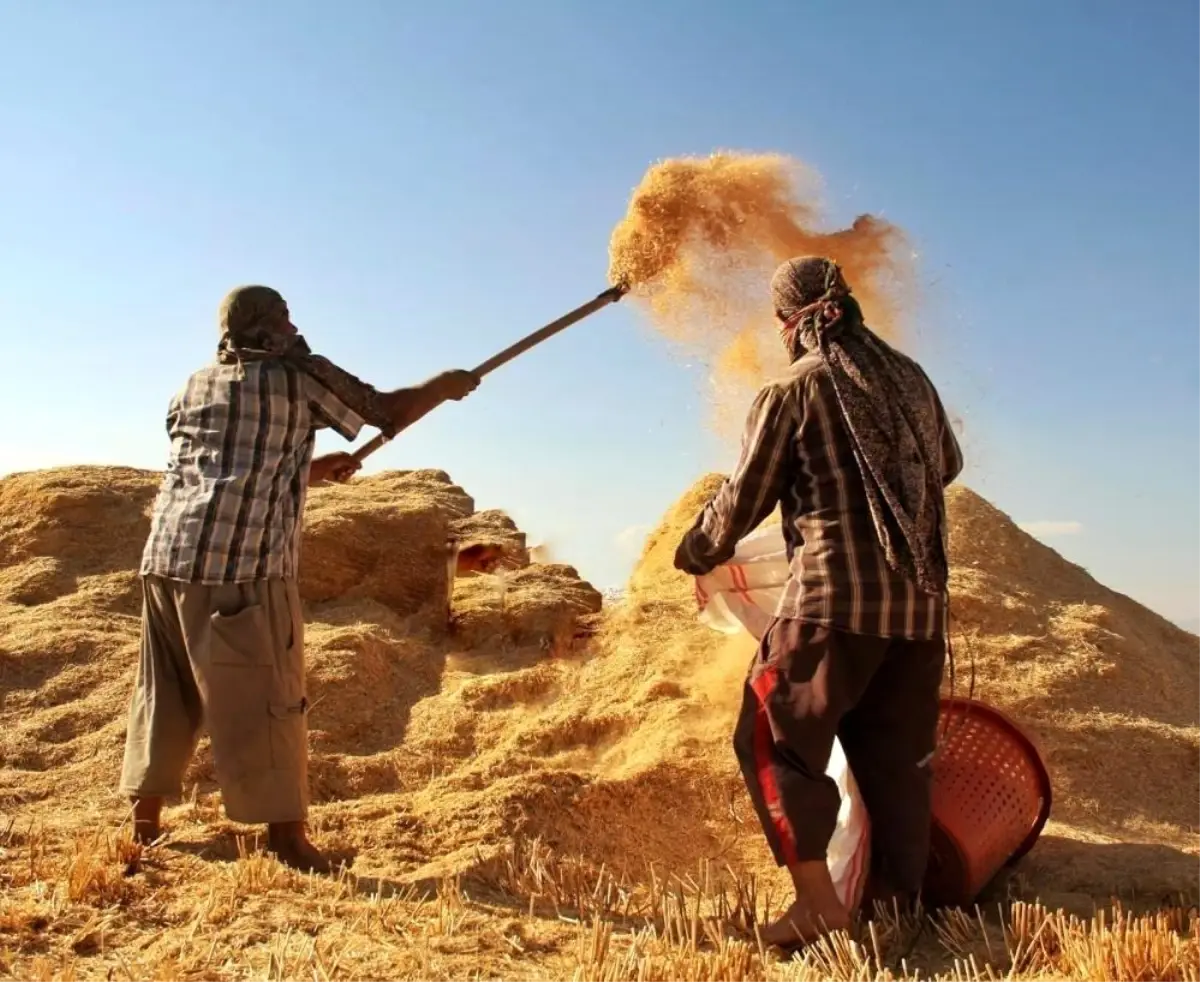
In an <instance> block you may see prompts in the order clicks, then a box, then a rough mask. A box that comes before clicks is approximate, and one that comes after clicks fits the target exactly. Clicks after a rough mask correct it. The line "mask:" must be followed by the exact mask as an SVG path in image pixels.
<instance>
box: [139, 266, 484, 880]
mask: <svg viewBox="0 0 1200 982" xmlns="http://www.w3.org/2000/svg"><path fill="white" fill-rule="evenodd" d="M478 384H479V380H478V379H477V378H476V377H475V376H474V375H472V374H471V373H469V372H463V371H452V372H446V373H443V374H442V375H438V376H436V377H434V378H433V379H430V380H429V381H428V382H426V383H424V384H423V385H419V386H416V387H414V388H409V389H398V390H396V391H393V392H379V391H377V390H376V389H374V388H372V387H371V386H369V385H367V384H366V383H364V382H362V381H360V380H359V379H357V378H355V377H354V376H353V375H350V374H349V373H347V372H344V371H342V370H341V369H340V368H338V367H336V366H335V365H333V364H332V363H331V362H329V361H327V360H326V359H324V358H321V357H319V356H317V355H314V354H312V352H311V351H310V350H309V347H308V345H307V344H306V343H305V341H304V339H303V338H302V337H301V336H300V335H299V334H298V332H297V330H296V327H295V326H294V325H293V324H292V321H291V315H290V313H289V311H288V306H287V303H286V302H285V301H284V299H283V297H282V296H280V294H279V293H278V292H276V291H275V290H272V289H270V288H268V287H263V286H248V287H241V288H239V289H237V290H234V291H233V292H232V293H230V294H229V295H228V296H227V297H226V298H225V301H224V302H223V304H222V305H221V311H220V340H219V344H218V347H217V357H216V360H215V361H214V362H213V363H212V364H210V365H208V366H206V367H204V368H202V369H200V371H198V372H196V373H195V374H194V375H192V376H191V378H189V379H188V381H187V383H186V384H185V385H184V387H183V389H182V390H181V391H180V392H179V393H178V394H177V395H176V396H175V397H174V399H173V400H172V401H171V405H170V409H169V411H168V413H167V432H168V434H169V435H170V438H171V457H170V461H169V463H168V464H167V471H166V475H165V476H164V478H163V481H162V486H161V488H160V490H159V494H158V498H157V500H156V502H155V505H154V510H153V515H152V519H151V526H150V536H149V540H148V541H147V543H146V548H145V552H144V555H143V559H142V566H141V573H142V583H143V614H142V642H141V655H140V658H139V662H138V670H137V679H136V681H135V683H134V691H133V697H132V700H131V705H130V710H129V727H128V732H127V736H126V743H125V762H124V767H123V770H122V775H121V791H122V793H124V794H125V795H127V796H128V797H129V798H130V799H131V800H132V802H133V824H134V834H135V836H136V838H137V839H138V840H139V841H140V842H143V843H151V842H154V841H156V840H157V839H158V838H159V837H160V835H161V831H162V829H161V825H160V813H161V810H162V805H163V800H164V799H165V798H168V797H174V796H176V795H178V794H179V793H180V790H181V784H182V780H183V776H184V770H185V768H186V767H187V764H188V761H189V759H190V758H191V756H192V754H193V752H194V751H195V748H196V741H197V738H198V736H199V733H200V731H201V728H202V727H203V728H205V729H206V730H207V731H208V735H209V738H210V740H211V742H212V753H213V764H214V767H215V770H216V776H217V781H218V783H219V784H220V786H221V791H222V797H223V799H224V804H225V811H226V814H227V815H228V816H229V817H230V818H231V819H232V820H234V821H236V822H243V823H247V824H260V823H261V824H265V825H266V826H267V848H268V849H269V850H270V851H271V852H272V853H274V854H275V855H276V856H277V857H278V858H279V859H280V860H281V861H282V862H284V863H286V864H287V865H289V866H292V867H295V868H297V869H301V870H306V871H316V872H325V871H328V870H329V868H330V866H329V863H328V861H327V860H326V859H325V857H323V856H322V855H321V854H320V853H319V852H318V851H317V849H316V848H315V847H314V846H313V845H312V844H311V843H310V842H309V840H308V836H307V834H306V831H305V817H306V813H307V808H308V736H307V734H308V729H307V719H306V714H307V710H308V699H307V696H306V694H305V670H304V647H303V645H304V620H303V616H302V613H301V607H300V597H299V593H298V590H297V585H296V584H297V573H298V568H297V564H298V562H299V551H300V533H301V525H302V521H303V515H304V502H305V497H306V495H307V491H308V487H309V484H310V483H311V482H317V483H321V482H324V481H345V480H347V479H348V478H349V477H350V476H351V475H353V474H354V472H355V471H357V470H358V468H359V464H358V462H357V461H356V460H355V459H354V458H353V457H352V456H350V455H349V454H345V453H334V454H329V455H327V456H324V457H317V458H316V459H314V458H313V446H314V442H315V440H316V434H317V431H318V430H320V429H324V428H330V429H332V430H334V431H335V432H337V433H338V434H339V435H340V436H342V437H344V438H345V439H347V440H353V439H354V438H355V437H356V436H357V435H358V433H359V431H360V430H361V429H362V427H363V426H364V424H370V425H371V426H374V427H378V428H379V429H380V430H382V431H384V432H385V433H386V434H388V435H392V434H394V433H395V432H397V431H399V430H401V429H403V428H404V427H406V426H408V425H410V424H412V423H413V422H415V421H416V420H417V419H420V418H421V417H422V416H423V415H425V414H426V413H427V412H429V411H430V410H431V409H433V408H434V407H435V406H437V405H439V404H441V403H442V402H444V401H446V400H447V399H462V398H464V397H465V396H466V395H467V394H468V393H470V392H471V391H472V390H473V389H474V388H475V387H476V386H477V385H478Z"/></svg>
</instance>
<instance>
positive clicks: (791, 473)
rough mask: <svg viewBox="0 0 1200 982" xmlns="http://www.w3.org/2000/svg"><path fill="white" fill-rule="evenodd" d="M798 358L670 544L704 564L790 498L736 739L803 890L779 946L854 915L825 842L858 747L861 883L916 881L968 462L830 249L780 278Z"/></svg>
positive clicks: (772, 387)
mask: <svg viewBox="0 0 1200 982" xmlns="http://www.w3.org/2000/svg"><path fill="white" fill-rule="evenodd" d="M772 294H773V300H774V305H775V310H776V313H777V316H778V319H779V322H780V324H781V325H782V332H783V338H784V342H785V344H786V345H787V347H788V350H789V353H790V355H791V357H792V367H791V370H790V371H789V372H788V374H787V375H786V376H785V377H783V378H782V379H779V380H777V381H774V382H771V383H770V384H768V385H767V386H766V387H764V388H763V390H762V391H761V392H760V393H759V395H758V397H757V399H756V400H755V402H754V406H753V408H752V409H751V411H750V415H749V418H748V420H747V423H746V430H745V437H744V440H743V444H742V452H741V458H740V460H739V461H738V464H737V466H736V467H735V468H734V471H733V474H732V475H731V476H730V477H729V479H728V480H727V481H726V482H725V483H724V485H723V486H722V488H721V489H720V491H719V492H718V493H717V495H716V496H715V497H714V498H713V500H712V501H711V502H710V503H709V504H708V506H707V507H706V508H705V509H704V511H703V512H702V513H701V515H700V516H699V518H698V519H697V522H696V524H695V526H694V527H693V528H692V529H691V530H690V531H689V532H688V534H687V535H686V536H685V537H684V539H683V541H682V542H681V543H680V545H679V549H678V551H677V553H676V558H675V562H676V566H677V567H678V568H680V569H682V570H685V571H686V572H689V573H692V574H693V575H698V576H699V575H704V574H705V573H708V572H710V571H711V570H712V569H714V568H715V567H717V566H719V565H720V564H722V563H724V562H726V561H727V560H729V559H730V558H731V557H732V556H733V554H734V550H735V549H736V548H737V544H738V541H739V540H740V539H742V538H743V537H744V536H745V535H747V534H748V533H749V532H750V531H752V530H753V529H754V528H755V527H756V526H757V525H758V524H759V523H760V522H762V521H763V520H764V519H765V518H766V517H767V516H768V515H769V514H770V513H771V512H772V511H774V509H775V508H776V507H777V506H778V507H779V508H780V510H781V512H782V517H783V533H784V537H785V539H786V542H787V548H788V555H789V558H790V561H791V577H790V580H789V582H788V584H787V586H786V587H785V589H784V591H783V595H782V597H781V599H780V601H779V606H778V608H777V609H776V611H775V618H774V620H773V621H772V623H771V626H770V628H769V629H768V630H767V632H766V633H765V635H764V636H763V639H762V643H761V646H760V649H759V653H758V656H757V657H756V659H755V662H754V664H753V665H752V667H751V671H750V677H749V678H748V680H747V682H746V687H745V691H744V695H743V705H742V712H741V716H740V718H739V720H738V724H737V729H736V732H735V735H734V747H735V750H736V752H737V756H738V759H739V762H740V763H741V767H742V772H743V775H744V776H745V779H746V784H747V787H748V789H749V791H750V796H751V799H752V801H753V802H754V805H755V808H756V810H757V812H758V815H759V819H760V821H761V823H762V826H763V830H764V832H765V834H766V836H767V841H768V842H769V844H770V846H771V849H772V851H773V852H774V854H775V857H776V860H777V861H778V862H779V864H780V865H784V866H787V867H788V869H789V871H790V872H791V874H792V878H793V881H794V883H795V887H796V897H797V899H796V902H795V903H794V904H793V905H792V907H791V908H790V909H789V910H788V911H787V913H786V914H785V915H784V916H783V917H782V918H781V919H780V920H779V921H778V922H776V923H775V924H773V925H770V926H769V927H767V929H766V930H765V931H764V932H763V937H764V940H766V941H767V942H769V943H776V944H784V945H787V944H792V943H795V942H799V941H807V940H811V939H812V938H814V937H815V936H816V935H818V934H820V933H821V932H822V931H823V930H835V929H839V928H844V927H847V926H848V925H849V923H850V912H849V911H847V910H846V909H845V907H843V906H842V904H841V902H840V901H839V900H838V897H837V894H836V893H835V891H834V887H833V882H832V879H831V878H830V874H829V869H828V867H827V865H826V850H827V847H828V845H829V840H830V838H831V836H832V835H833V831H834V828H835V826H836V823H837V815H838V807H839V796H838V791H837V787H836V785H835V784H834V782H833V780H832V779H830V778H829V777H827V776H826V775H825V768H826V767H827V766H828V763H829V756H830V753H831V751H832V748H833V740H834V738H835V737H837V738H838V739H839V740H840V741H841V743H842V746H843V748H844V749H845V752H846V758H847V761H848V762H849V764H850V770H851V771H852V772H853V774H854V777H855V779H856V781H857V782H858V785H859V788H860V790H861V791H862V795H863V799H864V803H865V804H866V808H867V812H868V814H869V815H870V816H871V821H872V832H873V837H872V844H871V848H872V853H873V864H872V879H871V880H870V881H869V884H870V886H869V888H868V890H869V895H868V897H867V898H865V899H866V900H876V899H878V900H886V899H891V898H907V897H911V896H915V895H916V893H917V892H918V891H919V889H920V887H921V883H922V879H923V876H924V872H925V864H926V861H927V858H928V852H929V837H930V828H931V819H930V775H929V771H928V768H927V767H926V766H925V764H926V763H927V761H928V758H929V756H930V754H931V752H932V751H933V747H934V737H935V729H936V725H937V719H938V710H939V688H940V685H941V679H942V669H943V664H944V658H945V634H946V606H947V576H948V568H947V563H946V554H945V539H944V534H945V500H944V488H945V486H946V485H948V484H949V483H950V482H951V481H953V480H954V479H955V477H957V476H958V473H959V471H960V470H961V469H962V465H963V460H962V454H961V451H960V450H959V446H958V442H957V440H956V439H955V437H954V433H953V430H952V429H951V427H950V424H949V421H948V420H947V418H946V414H945V411H944V410H943V408H942V404H941V401H940V399H939V398H938V394H937V391H936V389H935V388H934V386H933V383H932V382H930V381H929V378H928V377H927V376H926V375H925V373H924V372H923V371H922V370H921V368H920V366H919V365H917V363H916V362H914V361H912V360H911V359H910V358H907V357H906V356H904V355H902V354H901V353H900V352H898V351H895V350H894V349H892V348H891V347H890V346H889V345H887V344H886V343H885V342H884V341H883V340H882V339H880V338H879V337H877V336H876V335H875V334H874V333H872V332H871V331H870V330H869V329H868V328H867V326H866V324H865V323H864V322H863V319H862V311H861V310H860V308H859V306H858V303H857V302H856V301H855V299H854V297H853V296H852V295H851V292H850V288H849V287H848V286H847V284H846V282H845V280H844V279H843V277H842V274H841V270H840V269H839V268H838V266H837V265H836V264H835V263H833V262H831V261H830V260H827V259H821V258H804V259H795V260H791V261H790V262H788V263H785V264H784V265H783V266H782V267H780V269H779V271H778V272H777V273H776V275H775V278H774V280H773V281H772Z"/></svg>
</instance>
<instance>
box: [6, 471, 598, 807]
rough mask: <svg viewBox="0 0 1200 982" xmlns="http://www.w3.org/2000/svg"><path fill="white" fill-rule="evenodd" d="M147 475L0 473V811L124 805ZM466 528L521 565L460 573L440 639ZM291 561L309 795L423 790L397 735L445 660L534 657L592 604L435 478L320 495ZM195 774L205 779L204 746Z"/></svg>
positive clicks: (417, 765) (567, 632)
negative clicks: (297, 602) (456, 602)
mask: <svg viewBox="0 0 1200 982" xmlns="http://www.w3.org/2000/svg"><path fill="white" fill-rule="evenodd" d="M158 483H159V475H157V474H154V473H151V472H145V471H134V470H128V469H121V468H69V469H61V470H53V471H45V472H38V473H30V474H18V475H13V476H10V477H7V478H4V479H2V480H0V724H2V732H0V813H3V812H14V813H15V812H18V811H24V810H26V809H27V808H29V807H31V806H36V807H38V808H39V809H40V808H41V807H44V808H46V809H47V813H48V814H53V815H54V816H55V820H56V821H61V822H65V823H67V824H73V823H84V822H86V821H93V820H94V818H95V816H96V815H97V814H102V813H105V812H106V811H111V809H112V808H114V807H118V805H117V803H116V799H115V796H114V795H115V793H114V792H113V790H112V788H113V786H114V784H115V782H116V779H117V774H118V771H119V768H120V759H121V753H122V748H123V741H124V728H125V708H126V705H127V701H128V698H129V690H130V686H131V685H132V679H133V674H134V667H135V663H136V658H137V646H138V638H139V630H140V621H139V616H140V609H141V608H140V603H141V601H140V583H139V579H138V575H137V568H138V564H139V561H140V558H141V552H142V547H143V545H144V543H145V540H146V535H147V532H148V528H149V510H150V507H151V505H152V504H153V500H154V495H155V493H156V491H157V487H158ZM464 535H468V536H476V537H478V536H481V535H487V536H489V537H490V538H491V539H493V540H494V539H499V540H501V541H503V542H504V543H505V544H506V546H507V549H506V555H507V556H508V558H509V559H510V562H514V563H515V564H519V565H520V567H521V568H518V569H516V570H515V571H513V570H510V571H509V575H510V576H512V578H513V580H514V582H513V584H512V587H511V589H510V590H509V591H508V595H507V598H506V599H505V601H504V602H503V605H501V604H499V603H497V602H496V601H497V598H495V596H494V594H493V593H492V592H491V591H489V589H488V588H487V587H486V585H484V584H483V583H471V582H467V581H463V582H460V584H459V589H460V590H461V591H462V593H461V596H460V601H461V603H462V608H463V609H462V611H461V618H456V623H457V624H458V626H459V627H460V628H462V629H461V630H459V631H458V632H457V635H456V636H455V637H449V636H448V635H447V629H448V627H449V626H450V620H451V618H450V616H449V614H450V611H449V610H448V604H449V603H450V600H451V585H452V583H453V565H452V558H453V557H452V549H451V545H452V544H453V543H455V542H460V541H462V537H463V536H464ZM302 557H303V558H302V561H301V564H302V575H301V594H302V596H303V599H304V601H305V605H306V615H307V620H308V622H309V626H308V658H309V690H310V692H309V695H310V701H311V702H312V703H313V710H312V713H311V717H310V722H311V733H312V740H311V743H312V750H313V754H312V759H313V787H314V793H315V797H316V798H317V799H318V800H321V799H325V800H328V799H334V798H338V799H346V798H353V797H355V796H361V795H366V794H380V793H384V792H389V791H394V790H396V789H398V788H400V787H401V786H403V785H404V782H405V780H408V781H409V783H410V784H412V785H416V784H419V783H420V781H421V780H422V778H423V776H424V775H426V774H427V772H428V764H427V763H426V762H425V761H424V759H423V758H421V757H419V756H415V755H413V754H411V753H408V754H405V753H403V752H402V748H403V747H404V744H405V741H406V731H407V729H408V726H409V723H410V720H411V718H412V715H413V711H414V707H415V706H416V705H417V704H418V703H420V702H421V700H423V699H427V698H431V697H436V696H437V695H438V693H439V691H440V689H441V686H442V682H443V675H444V669H445V665H446V660H447V658H448V657H450V656H451V655H456V656H458V657H465V656H468V655H470V654H471V653H472V652H471V649H472V648H473V647H474V646H476V645H479V644H485V643H489V644H491V643H494V644H496V645H499V646H502V647H503V648H504V649H505V650H506V651H508V652H509V653H510V654H512V655H513V656H514V657H518V658H521V659H524V660H525V661H526V662H531V663H532V662H534V661H536V660H539V659H541V658H544V657H547V654H548V649H551V648H555V649H558V648H561V649H562V650H564V651H565V650H569V648H570V644H569V643H564V642H563V641H562V639H563V638H566V639H568V641H569V639H571V638H573V637H574V636H575V634H576V633H577V632H578V631H580V630H581V628H580V623H586V621H587V619H588V617H590V616H592V615H594V614H595V613H596V611H598V610H599V594H598V593H597V592H596V591H595V590H594V589H593V588H592V587H591V586H589V585H588V584H586V583H583V582H582V581H581V580H580V579H579V577H578V574H576V573H575V571H574V570H572V569H570V568H569V567H562V566H552V567H544V568H543V567H538V566H530V565H528V560H527V557H526V556H525V554H524V536H523V534H522V533H521V532H520V530H519V529H517V528H516V527H515V525H514V523H512V522H511V520H510V519H508V518H507V516H504V515H503V514H502V513H500V512H494V511H491V512H482V513H477V512H476V511H475V507H474V502H473V501H472V499H471V498H470V496H469V495H467V494H466V493H465V492H464V491H463V490H462V489H461V488H459V487H457V486H455V485H454V484H453V483H452V482H451V481H450V479H449V477H447V475H446V474H444V473H443V472H441V471H430V470H427V471H410V472H392V473H385V474H380V475H377V476H375V477H369V478H365V479H362V480H356V481H354V482H353V483H351V484H348V485H335V486H330V487H322V488H314V489H313V490H312V492H311V495H310V499H309V504H308V511H307V514H306V534H305V539H304V543H303V546H302ZM527 649H528V650H527ZM393 758H400V760H401V762H400V763H396V762H395V760H394V759H393ZM189 777H190V779H191V780H192V781H195V782H196V783H197V784H198V785H199V786H200V788H201V790H204V789H206V788H208V787H210V782H211V780H212V778H213V771H212V762H211V757H210V754H209V751H208V748H207V746H206V745H205V743H204V742H202V745H201V747H200V750H199V752H198V754H197V756H196V758H195V760H194V762H193V764H192V767H191V770H190V772H189ZM39 803H40V805H39Z"/></svg>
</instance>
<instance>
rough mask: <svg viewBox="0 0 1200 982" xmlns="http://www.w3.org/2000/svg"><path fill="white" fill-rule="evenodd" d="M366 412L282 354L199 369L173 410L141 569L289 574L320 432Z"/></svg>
mask: <svg viewBox="0 0 1200 982" xmlns="http://www.w3.org/2000/svg"><path fill="white" fill-rule="evenodd" d="M363 422H364V421H363V420H362V418H361V417H360V416H359V415H358V414H357V413H355V412H354V411H353V410H351V409H350V408H349V407H348V406H346V404H345V403H343V402H342V401H341V400H340V399H339V398H338V397H337V396H335V395H334V394H333V393H332V392H330V391H329V390H328V389H327V388H325V387H324V386H323V385H321V383H320V382H317V381H316V380H315V379H313V378H312V377H311V376H310V375H308V374H307V373H305V372H302V371H300V370H299V369H297V368H296V367H294V366H292V365H289V364H287V363H285V362H283V361H281V360H279V359H271V360H266V361H248V362H245V363H244V364H242V365H237V364H235V365H221V364H214V365H210V366H208V367H207V368H203V369H201V370H200V371H198V372H196V374H195V375H193V376H192V377H191V378H190V379H188V381H187V385H185V386H184V388H183V389H182V391H180V392H179V393H178V394H177V395H176V396H175V397H174V398H173V399H172V400H171V406H170V409H169V411H168V413H167V432H168V434H170V437H171V459H170V462H169V463H168V464H167V472H166V474H165V476H164V477H163V481H162V486H161V487H160V489H159V492H158V499H157V500H156V501H155V503H154V512H153V515H152V517H151V522H150V538H149V540H148V541H147V543H146V550H145V552H144V554H143V556H142V575H143V576H145V575H155V576H162V577H166V578H168V579H172V580H183V581H185V582H189V583H204V584H210V585H214V584H219V583H242V582H247V581H250V580H265V579H292V578H294V577H295V576H296V575H297V569H298V563H299V558H300V529H301V523H302V520H303V516H304V501H305V497H306V496H307V493H308V468H309V464H310V463H311V462H312V456H313V445H314V443H315V442H316V431H317V430H318V429H321V428H323V427H332V428H333V429H334V430H336V431H337V432H338V433H340V434H341V435H342V436H343V437H345V438H346V439H347V440H353V439H354V438H355V437H356V436H357V435H358V432H359V430H361V429H362V426H363Z"/></svg>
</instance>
